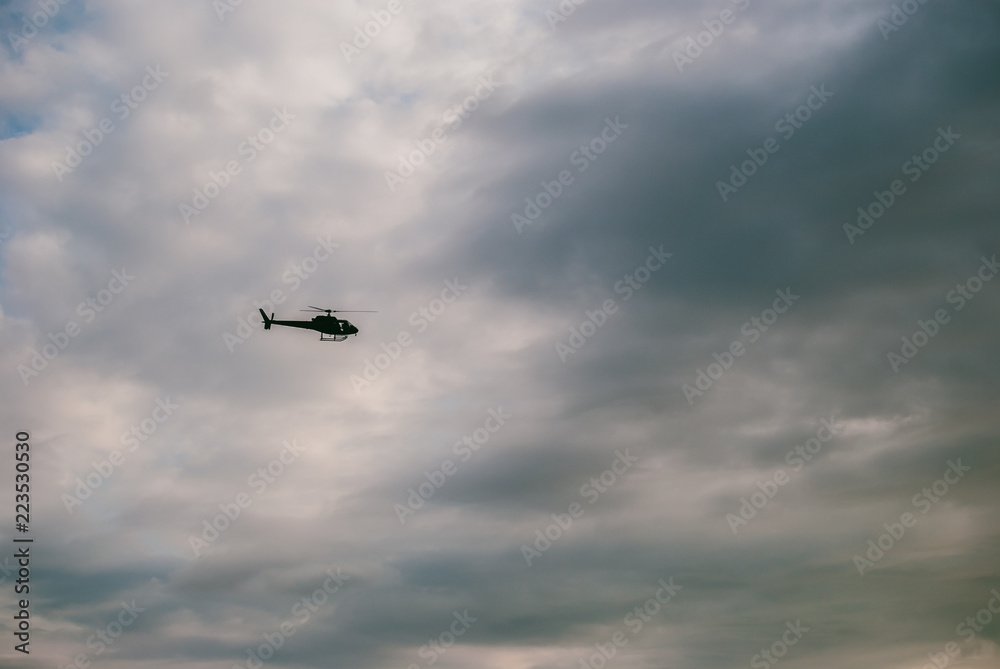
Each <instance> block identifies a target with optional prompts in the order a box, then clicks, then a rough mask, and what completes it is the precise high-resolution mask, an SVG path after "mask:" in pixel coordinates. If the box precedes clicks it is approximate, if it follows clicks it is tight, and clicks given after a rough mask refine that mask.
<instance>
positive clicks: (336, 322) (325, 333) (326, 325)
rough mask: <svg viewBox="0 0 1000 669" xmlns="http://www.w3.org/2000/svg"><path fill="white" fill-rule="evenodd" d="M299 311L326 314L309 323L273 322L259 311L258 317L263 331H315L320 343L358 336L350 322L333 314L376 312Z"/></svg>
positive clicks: (339, 310)
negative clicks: (274, 327) (278, 327)
mask: <svg viewBox="0 0 1000 669" xmlns="http://www.w3.org/2000/svg"><path fill="white" fill-rule="evenodd" d="M300 311H306V312H319V313H320V314H326V315H325V316H313V318H312V320H309V321H276V320H274V314H273V313H272V314H271V317H270V318H268V317H267V314H265V313H264V310H263V309H261V310H260V315H261V317H262V318H263V319H264V329H265V330H270V329H271V326H272V325H284V326H285V327H290V328H302V329H304V330H316V331H317V332H319V340H320V341H344V340H345V339H347V337H348V336H350V335H354V336H355V337H356V336H357V335H358V328H356V327H355V326H354V325H352V324H351V322H350V321H346V320H344V319H341V318H337V317H336V316H331V315H330V314H334V313H363V314H376V313H378V312H377V311H344V310H341V309H320V308H319V307H314V306H312V305H310V306H309V308H308V309H300Z"/></svg>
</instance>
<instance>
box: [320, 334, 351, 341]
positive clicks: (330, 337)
mask: <svg viewBox="0 0 1000 669" xmlns="http://www.w3.org/2000/svg"><path fill="white" fill-rule="evenodd" d="M345 339H347V335H326V334H324V333H322V332H320V333H319V340H320V341H344V340H345Z"/></svg>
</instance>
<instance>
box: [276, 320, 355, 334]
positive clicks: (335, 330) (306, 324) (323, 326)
mask: <svg viewBox="0 0 1000 669" xmlns="http://www.w3.org/2000/svg"><path fill="white" fill-rule="evenodd" d="M271 324H272V325H284V326H285V327H289V328H302V329H303V330H315V331H317V332H322V333H323V334H328V335H352V334H357V333H358V328H356V327H355V326H354V325H353V324H352V323H351V322H350V321H346V320H343V319H341V318H337V317H336V316H316V317H314V318H313V319H312V320H309V321H275V320H272V321H271Z"/></svg>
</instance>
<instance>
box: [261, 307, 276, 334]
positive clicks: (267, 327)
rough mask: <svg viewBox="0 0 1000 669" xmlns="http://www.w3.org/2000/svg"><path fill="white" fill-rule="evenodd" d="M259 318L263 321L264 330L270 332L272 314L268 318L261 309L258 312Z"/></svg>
mask: <svg viewBox="0 0 1000 669" xmlns="http://www.w3.org/2000/svg"><path fill="white" fill-rule="evenodd" d="M260 317H261V318H263V319H264V329H265V330H270V329H271V321H272V320H274V314H271V318H268V317H267V314H265V313H264V310H263V309H261V310H260Z"/></svg>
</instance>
